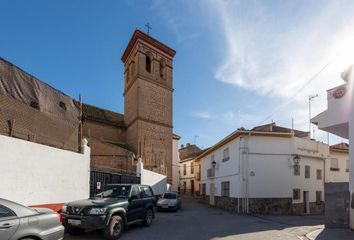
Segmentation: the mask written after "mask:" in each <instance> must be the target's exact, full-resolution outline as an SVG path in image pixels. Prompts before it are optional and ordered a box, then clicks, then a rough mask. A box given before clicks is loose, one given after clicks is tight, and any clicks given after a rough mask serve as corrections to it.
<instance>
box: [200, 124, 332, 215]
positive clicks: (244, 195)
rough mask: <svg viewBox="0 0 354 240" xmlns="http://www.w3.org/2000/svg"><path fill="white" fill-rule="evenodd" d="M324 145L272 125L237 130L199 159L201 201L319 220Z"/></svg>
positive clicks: (324, 155)
mask: <svg viewBox="0 0 354 240" xmlns="http://www.w3.org/2000/svg"><path fill="white" fill-rule="evenodd" d="M328 155H329V148H328V145H326V144H323V143H320V142H317V141H313V140H310V139H309V134H308V132H302V131H297V130H292V129H288V128H283V127H279V126H276V124H275V123H272V124H267V125H263V126H259V127H255V128H253V129H252V130H250V131H246V130H244V129H240V130H237V131H235V132H233V133H232V134H230V135H229V136H227V137H225V138H224V139H222V140H221V141H220V142H218V143H216V144H215V145H214V146H212V147H211V148H210V149H208V150H207V151H205V152H203V153H202V154H201V155H200V156H198V158H199V159H200V164H201V195H203V196H204V200H205V201H208V202H209V204H211V205H216V206H219V207H222V208H226V209H229V210H232V211H236V212H242V213H275V214H322V213H323V211H324V204H323V200H324V198H323V196H324V195H323V192H324V169H325V159H326V158H327V157H328Z"/></svg>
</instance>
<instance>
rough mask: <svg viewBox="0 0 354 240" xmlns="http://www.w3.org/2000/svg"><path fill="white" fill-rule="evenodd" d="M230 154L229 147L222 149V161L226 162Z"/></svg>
mask: <svg viewBox="0 0 354 240" xmlns="http://www.w3.org/2000/svg"><path fill="white" fill-rule="evenodd" d="M229 159H230V156H229V148H225V149H224V151H223V152H222V161H223V162H226V161H229Z"/></svg>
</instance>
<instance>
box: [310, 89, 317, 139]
mask: <svg viewBox="0 0 354 240" xmlns="http://www.w3.org/2000/svg"><path fill="white" fill-rule="evenodd" d="M317 97H318V94H314V95H310V96H309V133H310V139H311V102H312V101H313V100H314V99H315V98H317Z"/></svg>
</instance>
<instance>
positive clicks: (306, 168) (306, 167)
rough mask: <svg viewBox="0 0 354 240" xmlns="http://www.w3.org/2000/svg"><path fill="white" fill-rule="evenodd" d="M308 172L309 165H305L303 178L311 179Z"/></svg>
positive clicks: (309, 169)
mask: <svg viewBox="0 0 354 240" xmlns="http://www.w3.org/2000/svg"><path fill="white" fill-rule="evenodd" d="M310 171H311V167H310V166H309V165H306V166H305V178H310V177H311V174H310Z"/></svg>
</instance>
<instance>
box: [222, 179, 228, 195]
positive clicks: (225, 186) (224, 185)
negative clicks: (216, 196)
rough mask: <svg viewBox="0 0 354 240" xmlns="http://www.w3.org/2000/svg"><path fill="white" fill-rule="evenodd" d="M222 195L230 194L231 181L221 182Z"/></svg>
mask: <svg viewBox="0 0 354 240" xmlns="http://www.w3.org/2000/svg"><path fill="white" fill-rule="evenodd" d="M221 196H222V197H229V196H230V182H221Z"/></svg>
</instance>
